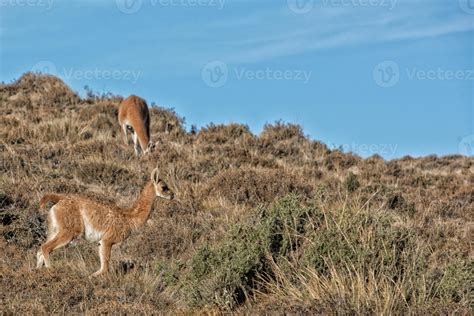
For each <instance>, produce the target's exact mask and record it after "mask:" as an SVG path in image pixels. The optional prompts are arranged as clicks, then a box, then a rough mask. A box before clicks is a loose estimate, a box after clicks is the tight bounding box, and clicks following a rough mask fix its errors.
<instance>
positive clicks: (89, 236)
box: [81, 210, 103, 242]
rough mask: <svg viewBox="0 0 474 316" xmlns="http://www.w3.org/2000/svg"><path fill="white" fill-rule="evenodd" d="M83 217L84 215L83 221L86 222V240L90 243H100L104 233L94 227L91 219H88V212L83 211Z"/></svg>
mask: <svg viewBox="0 0 474 316" xmlns="http://www.w3.org/2000/svg"><path fill="white" fill-rule="evenodd" d="M81 215H82V220H83V222H84V237H85V239H86V240H87V241H89V242H97V241H99V240H100V239H101V238H102V236H103V233H102V232H100V231H98V230H97V229H95V228H94V226H93V225H92V223H91V222H90V219H89V218H88V217H87V215H86V212H84V211H83V210H81Z"/></svg>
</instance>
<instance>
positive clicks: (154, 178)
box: [151, 168, 160, 183]
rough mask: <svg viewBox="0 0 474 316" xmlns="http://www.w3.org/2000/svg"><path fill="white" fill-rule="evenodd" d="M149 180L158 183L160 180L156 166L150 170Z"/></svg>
mask: <svg viewBox="0 0 474 316" xmlns="http://www.w3.org/2000/svg"><path fill="white" fill-rule="evenodd" d="M151 181H153V182H155V183H158V182H159V181H160V171H159V170H158V168H155V169H153V171H152V172H151Z"/></svg>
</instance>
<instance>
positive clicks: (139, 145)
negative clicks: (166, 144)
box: [118, 95, 154, 156]
mask: <svg viewBox="0 0 474 316" xmlns="http://www.w3.org/2000/svg"><path fill="white" fill-rule="evenodd" d="M118 120H119V123H120V126H121V127H122V131H123V139H124V142H125V144H126V145H128V133H129V132H130V133H131V134H132V139H133V144H134V146H135V154H136V155H137V156H140V155H141V154H142V153H144V154H146V153H147V152H150V151H152V150H153V149H154V144H153V143H152V142H151V141H150V111H149V110H148V105H147V104H146V102H145V100H143V99H142V98H140V97H137V96H135V95H131V96H129V97H128V98H126V99H125V100H123V101H122V103H121V104H120V107H119V111H118Z"/></svg>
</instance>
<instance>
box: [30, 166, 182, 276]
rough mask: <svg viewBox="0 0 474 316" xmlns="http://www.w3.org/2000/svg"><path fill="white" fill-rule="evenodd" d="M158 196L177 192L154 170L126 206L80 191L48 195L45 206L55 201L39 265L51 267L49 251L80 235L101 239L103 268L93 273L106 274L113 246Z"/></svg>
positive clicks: (169, 196) (143, 216) (136, 225)
mask: <svg viewBox="0 0 474 316" xmlns="http://www.w3.org/2000/svg"><path fill="white" fill-rule="evenodd" d="M156 197H160V198H164V199H167V200H172V199H173V198H174V194H173V192H172V191H171V190H170V189H169V187H168V185H167V184H166V183H165V182H164V181H163V179H162V178H161V177H160V173H159V171H158V169H154V170H153V172H152V174H151V180H150V181H149V182H148V183H147V184H146V185H145V188H144V189H143V190H142V192H141V194H140V197H139V198H138V200H137V201H136V202H135V204H134V206H133V207H131V208H129V209H123V208H120V207H118V206H116V205H113V204H108V203H101V202H98V201H94V200H91V199H89V198H86V197H83V196H80V195H76V194H46V195H44V196H43V198H42V199H41V201H40V206H41V207H45V206H46V205H47V204H48V202H52V203H54V206H52V207H51V209H50V210H49V213H48V238H47V240H46V242H45V243H44V244H43V245H41V247H40V249H39V251H38V253H37V267H38V268H41V267H42V266H43V265H45V266H46V267H50V266H51V264H50V260H49V254H50V253H51V252H52V251H54V250H56V249H58V248H60V247H63V246H65V245H67V244H68V243H70V242H71V241H72V240H74V239H75V238H77V237H80V236H82V237H85V239H86V240H87V241H89V242H99V257H100V269H99V270H98V271H97V272H95V273H94V274H93V276H97V275H100V274H103V273H106V272H107V271H108V268H109V259H110V252H111V249H112V246H113V245H115V244H118V243H121V242H122V241H124V240H125V239H127V237H128V236H129V235H130V233H131V232H132V231H133V230H137V229H138V228H140V227H141V226H142V225H143V224H144V223H145V222H146V221H147V220H148V218H149V216H150V212H151V209H152V206H153V202H154V200H155V198H156Z"/></svg>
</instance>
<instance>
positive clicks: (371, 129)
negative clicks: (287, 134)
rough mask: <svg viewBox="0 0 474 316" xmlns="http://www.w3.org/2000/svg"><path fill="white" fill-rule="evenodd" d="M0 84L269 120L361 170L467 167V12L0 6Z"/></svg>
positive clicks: (280, 5) (327, 4)
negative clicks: (20, 82)
mask: <svg viewBox="0 0 474 316" xmlns="http://www.w3.org/2000/svg"><path fill="white" fill-rule="evenodd" d="M0 6H1V7H0V10H1V11H0V12H1V13H0V17H1V24H0V45H1V46H0V54H1V58H0V60H1V64H0V66H1V68H0V80H1V81H4V82H11V81H12V80H13V79H16V78H18V77H19V76H20V75H21V74H22V73H24V72H26V71H29V70H34V71H43V72H50V73H54V74H56V75H58V76H60V77H61V78H63V79H64V80H65V81H66V82H67V83H68V84H69V85H71V86H72V87H73V89H75V90H76V91H78V92H80V93H83V91H84V90H83V87H84V86H85V85H88V86H89V87H91V88H92V89H93V90H94V91H98V92H112V93H114V94H120V95H123V96H127V95H129V94H132V93H133V94H137V95H140V96H142V97H144V98H145V99H146V100H147V101H148V102H149V103H151V102H155V103H156V104H158V105H161V106H165V107H173V108H175V109H176V111H177V112H178V113H179V114H180V115H182V116H185V118H186V122H187V125H188V127H190V126H191V124H195V125H197V126H198V127H202V126H205V125H206V124H208V123H210V122H214V123H228V122H238V123H245V124H248V125H249V126H250V128H251V129H252V130H253V131H254V132H255V133H259V132H260V131H261V130H262V127H263V125H264V124H265V123H271V122H274V121H276V120H279V119H282V120H284V121H287V122H294V123H298V124H301V125H302V126H303V128H304V131H305V133H306V134H308V135H310V136H311V137H312V138H313V139H317V140H321V141H323V142H325V143H326V144H328V145H329V146H330V147H332V148H335V147H339V146H341V147H342V148H344V149H345V150H346V151H354V152H356V153H358V154H360V155H362V156H364V157H366V156H370V155H372V154H375V153H379V154H381V155H382V156H384V157H386V158H388V159H390V158H395V157H401V156H404V155H412V156H421V155H428V154H437V155H446V154H457V153H462V154H473V153H474V151H473V149H474V110H473V108H474V105H473V104H474V49H473V46H474V36H473V35H474V0H459V1H458V0H449V1H448V0H425V1H421V0H256V1H250V0H117V1H115V0H110V1H105V0H103V1H101V0H95V1H93V0H82V1H78V0H77V1H74V0H0Z"/></svg>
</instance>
